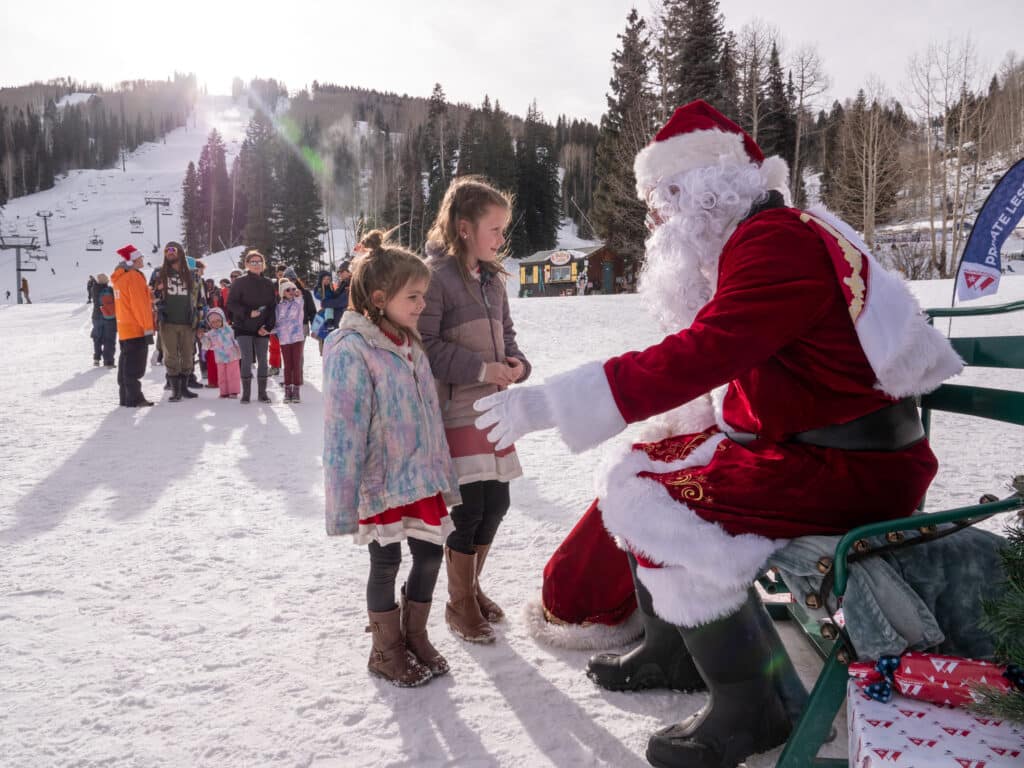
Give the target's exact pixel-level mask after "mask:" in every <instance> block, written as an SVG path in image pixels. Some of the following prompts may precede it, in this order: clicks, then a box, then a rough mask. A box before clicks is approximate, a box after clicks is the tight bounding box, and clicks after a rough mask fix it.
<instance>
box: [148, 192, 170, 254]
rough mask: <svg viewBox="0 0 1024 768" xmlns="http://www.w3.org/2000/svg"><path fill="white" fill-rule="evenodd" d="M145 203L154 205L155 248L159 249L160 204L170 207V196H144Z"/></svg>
mask: <svg viewBox="0 0 1024 768" xmlns="http://www.w3.org/2000/svg"><path fill="white" fill-rule="evenodd" d="M146 205H155V206H156V249H157V250H158V251H159V250H160V206H161V205H162V206H164V207H166V208H170V207H171V198H169V197H148V196H147V197H146Z"/></svg>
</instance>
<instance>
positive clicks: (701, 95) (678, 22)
mask: <svg viewBox="0 0 1024 768" xmlns="http://www.w3.org/2000/svg"><path fill="white" fill-rule="evenodd" d="M666 12H667V18H666V27H669V26H671V27H672V29H671V30H668V29H667V30H666V33H667V34H668V35H669V41H670V42H669V44H668V46H667V48H666V58H667V66H668V70H669V71H668V78H667V79H668V85H669V97H670V100H671V101H672V103H674V105H675V106H681V105H683V104H687V103H689V102H691V101H693V100H694V99H704V100H705V101H707V102H709V103H710V104H714V105H716V106H717V105H718V104H719V103H721V101H722V96H723V94H722V83H721V74H722V73H721V70H722V48H723V43H724V39H725V31H724V27H725V24H724V22H723V20H722V15H721V13H720V12H719V9H718V0H672V2H670V3H668V4H666Z"/></svg>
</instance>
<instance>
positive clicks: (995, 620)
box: [971, 478, 1024, 723]
mask: <svg viewBox="0 0 1024 768" xmlns="http://www.w3.org/2000/svg"><path fill="white" fill-rule="evenodd" d="M1022 481H1024V478H1017V479H1016V480H1015V484H1016V485H1017V488H1018V492H1020V491H1024V484H1022ZM1006 538H1007V545H1006V548H1005V549H1004V550H1003V552H1002V553H1001V555H1000V557H1001V558H1002V564H1003V572H1004V573H1005V575H1006V582H1005V583H1004V584H1003V589H1002V590H1001V593H1000V596H999V597H998V598H996V599H994V600H989V601H986V602H985V604H984V609H985V618H984V619H983V622H982V626H983V627H984V628H985V629H987V630H989V631H990V632H992V634H993V635H994V636H995V640H996V658H997V659H998V660H999V662H1001V663H1002V664H1007V665H1014V666H1015V667H1016V668H1017V670H1018V676H1020V675H1021V674H1024V673H1020V669H1021V668H1022V667H1024V521H1022V520H1019V519H1018V520H1017V521H1016V522H1015V523H1014V524H1013V525H1011V526H1010V528H1009V529H1008V530H1007V536H1006ZM977 692H978V693H980V694H981V701H979V702H976V703H975V704H974V705H973V706H972V707H971V709H973V710H974V711H975V712H977V713H978V714H982V715H987V716H989V717H998V718H1006V719H1008V720H1013V721H1014V722H1017V723H1024V690H1022V689H1019V688H1018V689H1016V690H1011V691H1008V692H1005V693H1004V692H1002V691H998V690H995V689H992V688H985V687H982V688H980V689H979V690H978V691H977Z"/></svg>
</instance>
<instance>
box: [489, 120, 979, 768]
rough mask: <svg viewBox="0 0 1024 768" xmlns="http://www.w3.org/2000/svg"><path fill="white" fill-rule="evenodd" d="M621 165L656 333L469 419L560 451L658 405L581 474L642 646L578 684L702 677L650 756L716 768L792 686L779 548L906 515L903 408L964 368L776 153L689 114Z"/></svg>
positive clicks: (678, 685)
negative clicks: (781, 630) (649, 341)
mask: <svg viewBox="0 0 1024 768" xmlns="http://www.w3.org/2000/svg"><path fill="white" fill-rule="evenodd" d="M635 171H636V180H637V193H638V195H639V196H640V198H641V199H642V200H644V201H646V203H647V206H648V227H649V229H650V231H651V236H650V238H649V239H648V241H647V247H646V259H645V264H644V271H643V274H642V276H641V287H640V291H641V293H642V294H643V298H644V299H645V302H646V303H647V305H648V306H649V308H650V309H651V310H652V311H653V312H654V314H655V316H656V317H657V318H658V320H659V322H660V323H661V324H662V326H663V327H664V329H665V331H666V332H667V333H669V334H670V335H668V336H666V338H665V339H664V340H663V341H661V342H660V343H658V344H656V345H654V346H652V347H650V348H648V349H645V350H643V351H636V352H627V353H625V354H623V355H620V356H618V357H614V358H611V359H610V360H605V361H603V362H593V363H588V364H586V365H583V366H581V367H579V368H577V369H575V370H572V371H569V372H567V373H563V374H560V375H557V376H554V377H552V378H550V379H548V380H547V381H545V383H544V384H542V385H539V386H529V387H517V388H513V389H510V390H507V391H505V392H500V393H498V394H496V395H492V396H491V397H487V398H484V399H482V400H480V401H478V403H477V409H478V410H479V411H481V412H482V414H483V415H482V416H480V418H479V420H478V421H477V426H478V427H480V428H483V429H487V428H490V433H489V437H490V439H491V440H492V441H493V442H496V443H497V446H498V448H499V449H500V448H502V447H504V446H507V445H509V444H511V443H512V442H513V441H514V440H516V439H517V438H519V437H520V436H522V435H524V434H526V433H528V432H532V431H535V430H541V429H548V428H552V427H554V428H556V429H557V430H558V432H559V435H560V436H561V438H562V439H563V440H564V442H565V443H566V445H568V446H569V448H570V449H571V450H573V451H574V452H579V451H583V450H587V449H589V448H592V447H594V446H596V445H599V444H600V443H603V442H604V441H606V440H608V439H609V438H611V437H613V436H614V435H616V434H618V433H619V432H621V431H622V430H623V429H624V428H625V427H626V425H627V424H631V423H635V422H641V421H645V420H647V419H651V418H652V417H655V416H658V415H659V414H667V415H668V418H667V420H666V421H665V422H664V423H665V424H667V427H668V428H667V431H666V432H665V433H664V434H667V435H668V436H667V437H664V438H663V439H660V440H658V441H657V442H645V443H638V444H631V445H625V446H623V447H622V449H621V450H620V451H618V452H617V453H616V454H615V455H614V456H612V457H611V458H610V459H609V460H608V461H607V463H606V464H605V465H604V466H603V467H602V468H601V470H600V471H599V472H598V481H597V491H598V493H597V500H596V502H595V506H594V507H592V513H591V514H595V515H596V514H599V515H600V516H601V518H602V520H603V524H604V527H605V528H607V530H608V532H610V533H611V534H612V535H613V536H614V537H615V539H616V541H617V542H618V544H619V545H620V546H621V547H622V548H623V549H624V550H625V551H626V553H627V554H628V556H629V563H630V567H631V568H632V572H633V579H634V581H635V588H636V593H637V601H638V603H639V606H640V612H641V615H642V618H643V624H644V641H643V643H642V644H641V645H640V647H639V648H637V649H636V650H634V651H632V652H631V653H628V654H625V655H622V656H613V655H609V654H602V655H599V656H595V657H594V658H593V659H591V661H590V664H589V670H588V674H589V675H590V676H591V677H592V678H593V679H594V680H595V681H596V682H597V683H598V684H600V685H602V686H604V687H606V688H610V689H613V690H624V689H637V688H650V687H670V688H675V689H680V690H695V689H702V688H704V687H705V686H706V687H707V689H708V690H709V692H710V693H711V698H710V701H709V702H708V704H707V705H706V706H705V707H704V708H703V709H702V710H701V711H700V712H698V713H697V714H695V715H693V716H692V717H690V718H689V719H687V720H685V721H683V722H682V723H679V724H676V725H672V726H670V727H668V728H665V729H663V730H661V731H659V732H657V733H656V734H654V735H653V736H652V737H651V738H650V741H649V743H648V748H647V758H648V760H649V761H650V762H651V763H652V764H653V765H657V766H686V767H687V768H689V767H690V766H694V767H696V766H700V767H701V768H705V767H711V766H714V767H715V768H718V767H719V766H734V765H736V764H737V763H739V762H740V761H742V760H743V759H744V758H746V757H747V756H749V755H751V754H754V753H757V752H763V751H765V750H768V749H771V748H772V747H775V746H777V745H779V744H781V743H783V742H784V741H785V740H786V738H787V737H788V735H789V732H790V729H791V726H792V721H793V718H794V717H795V716H796V715H797V713H798V711H799V708H800V704H801V699H802V697H803V695H804V693H803V691H802V688H800V686H799V682H798V680H797V678H796V676H795V673H794V672H793V670H792V666H791V665H790V664H789V663H788V659H787V657H786V653H785V650H784V649H783V648H782V646H781V643H780V642H779V640H778V636H777V635H776V634H775V632H774V630H773V628H772V624H771V621H770V619H769V618H768V617H767V615H766V614H765V611H764V608H763V606H762V605H761V603H760V601H759V600H758V599H757V596H756V594H755V593H754V592H753V590H752V589H751V583H752V581H753V580H754V579H755V577H756V576H757V575H758V573H759V572H760V571H761V570H762V568H763V567H764V564H765V561H766V559H767V558H768V557H769V555H771V554H772V552H774V551H775V550H776V549H779V548H780V547H782V546H784V545H785V544H786V543H787V541H788V540H789V539H792V538H794V537H797V536H804V535H810V534H841V533H843V532H845V531H847V530H849V529H851V528H853V527H855V526H858V525H862V524H865V523H871V522H876V521H878V520H884V519H890V518H897V517H903V516H905V515H908V514H910V513H911V512H912V511H913V510H914V508H915V506H916V505H917V503H918V502H919V501H920V499H921V498H922V497H923V495H924V493H925V490H926V488H927V487H928V484H929V482H930V481H931V479H932V478H933V476H934V475H935V471H936V468H937V463H936V460H935V456H934V455H933V454H932V451H931V449H930V448H929V445H928V441H927V440H926V439H925V436H924V431H923V429H922V428H921V423H920V420H919V418H918V413H917V409H916V407H915V404H914V400H913V396H914V395H918V394H921V393H924V392H928V391H930V390H932V389H934V388H936V387H937V386H938V385H939V384H940V383H941V382H942V381H943V380H945V379H947V378H948V377H950V376H952V375H954V374H956V373H958V372H959V371H960V369H961V367H962V361H961V360H960V359H959V358H958V357H957V355H956V353H955V352H954V351H953V349H952V348H951V346H950V345H949V343H948V342H947V341H946V340H945V339H944V338H943V337H942V335H941V334H940V333H939V332H937V331H936V330H935V329H933V328H931V327H930V326H929V325H928V324H927V322H926V321H925V319H924V317H923V315H922V313H921V311H920V308H919V307H918V305H917V302H916V301H915V300H914V298H913V297H912V296H911V294H910V292H909V290H908V289H907V288H906V286H905V285H904V284H903V282H902V281H901V280H900V279H899V278H897V277H895V276H894V275H891V274H889V273H887V272H886V271H885V270H883V269H882V268H881V267H880V266H879V265H878V263H877V262H876V261H875V260H874V259H873V258H872V257H871V255H870V253H869V252H868V249H867V247H866V246H865V245H864V244H863V243H862V242H861V241H860V239H859V238H858V237H857V235H856V234H855V233H854V232H853V231H852V229H851V228H850V227H849V226H847V225H846V224H844V223H843V222H841V221H839V220H837V219H835V218H834V217H832V216H831V215H829V214H827V212H824V211H816V212H808V211H802V210H798V209H796V208H792V207H789V206H788V205H787V204H786V200H785V198H786V195H787V193H786V182H787V176H788V170H787V167H786V163H785V161H784V160H782V159H781V158H778V157H770V158H767V159H766V158H765V157H764V155H763V154H762V152H761V150H760V148H759V147H758V146H757V144H756V143H755V142H754V141H753V140H752V139H751V138H750V137H749V136H748V135H747V134H746V133H745V132H744V131H743V130H742V129H741V128H740V127H739V126H737V125H736V124H735V123H733V122H732V121H730V120H729V119H727V118H726V117H724V116H723V115H722V114H720V113H719V112H717V111H716V110H715V109H714V108H712V107H711V106H709V105H708V104H706V103H704V102H702V101H695V102H693V103H691V104H687V105H686V106H684V107H680V108H679V109H677V110H676V112H675V114H673V115H672V118H671V119H670V120H669V121H668V123H666V125H665V126H664V127H663V128H662V129H661V130H660V131H659V132H658V134H657V135H656V136H655V138H654V141H653V142H652V143H651V144H650V145H649V146H648V147H646V148H645V149H643V150H642V151H641V152H640V153H639V154H638V155H637V158H636V163H635ZM723 386H724V387H725V392H724V397H722V398H721V399H716V406H717V407H714V408H713V407H712V399H711V398H710V393H712V392H713V391H715V390H716V389H718V388H720V387H723ZM580 392H586V393H587V396H586V397H583V398H581V397H579V393H580ZM681 406H682V407H681ZM590 565H591V567H592V568H593V569H600V568H601V563H600V562H596V561H595V562H592V563H591V564H590Z"/></svg>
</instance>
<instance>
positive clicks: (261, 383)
mask: <svg viewBox="0 0 1024 768" xmlns="http://www.w3.org/2000/svg"><path fill="white" fill-rule="evenodd" d="M256 385H257V386H258V387H259V392H258V395H257V397H258V398H259V401H260V402H261V403H269V402H270V395H268V394H267V377H266V376H261V377H259V378H258V379H257V380H256Z"/></svg>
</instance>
